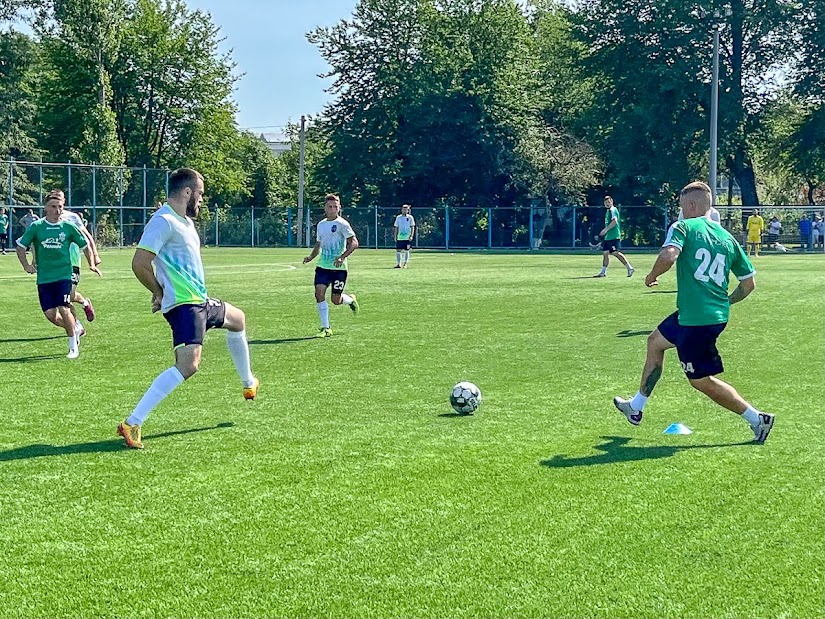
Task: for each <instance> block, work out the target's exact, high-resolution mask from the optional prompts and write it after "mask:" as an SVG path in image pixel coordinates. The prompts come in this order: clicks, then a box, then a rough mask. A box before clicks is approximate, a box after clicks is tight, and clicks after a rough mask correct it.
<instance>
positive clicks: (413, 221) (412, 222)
mask: <svg viewBox="0 0 825 619" xmlns="http://www.w3.org/2000/svg"><path fill="white" fill-rule="evenodd" d="M409 218H410V226H412V227H413V228H414V227H415V217H413V216H412V215H409Z"/></svg>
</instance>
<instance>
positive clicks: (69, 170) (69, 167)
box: [66, 160, 72, 208]
mask: <svg viewBox="0 0 825 619" xmlns="http://www.w3.org/2000/svg"><path fill="white" fill-rule="evenodd" d="M66 174H67V182H68V187H67V188H66V197H67V198H68V200H69V208H72V162H71V160H69V162H68V163H67V164H66Z"/></svg>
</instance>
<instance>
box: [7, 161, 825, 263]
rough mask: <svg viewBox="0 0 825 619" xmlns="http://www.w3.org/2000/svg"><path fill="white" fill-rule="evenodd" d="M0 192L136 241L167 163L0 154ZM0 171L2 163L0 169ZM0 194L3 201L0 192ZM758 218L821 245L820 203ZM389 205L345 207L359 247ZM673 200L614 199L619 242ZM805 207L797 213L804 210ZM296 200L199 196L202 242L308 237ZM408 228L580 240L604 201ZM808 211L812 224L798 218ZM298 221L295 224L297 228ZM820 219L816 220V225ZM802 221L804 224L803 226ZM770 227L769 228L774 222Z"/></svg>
mask: <svg viewBox="0 0 825 619" xmlns="http://www.w3.org/2000/svg"><path fill="white" fill-rule="evenodd" d="M0 166H4V167H5V169H6V173H5V174H2V172H0V200H2V201H3V202H4V203H5V205H6V208H7V209H8V210H10V213H9V219H10V221H11V225H12V229H11V234H10V237H11V238H12V239H15V238H19V236H20V235H21V234H22V233H23V224H22V223H21V221H20V220H21V218H22V217H23V216H24V215H25V214H26V213H27V211H28V209H29V208H31V209H32V210H33V212H34V214H36V215H42V208H43V200H44V198H45V195H46V194H47V193H48V192H49V191H50V190H51V189H55V188H61V189H63V190H64V191H65V193H66V206H67V208H69V209H71V210H73V211H75V212H77V213H79V214H80V215H81V216H82V217H83V218H84V219H85V220H86V221H87V222H88V227H89V229H90V230H91V231H92V233H93V234H94V235H95V238H96V239H97V242H98V244H100V245H102V246H114V247H123V246H131V245H134V244H136V243H137V242H138V240H139V239H140V235H141V233H142V232H143V227H144V226H145V225H146V221H147V220H148V219H149V218H150V217H151V216H152V213H153V212H154V209H155V208H156V207H157V205H158V204H160V203H161V201H162V200H163V199H164V196H165V195H166V190H167V187H168V178H169V171H168V170H165V169H151V168H128V167H111V166H99V165H83V164H74V163H60V164H57V163H41V162H26V161H15V160H13V159H12V160H9V161H5V162H0ZM0 169H2V168H0ZM3 197H5V200H3ZM759 208H760V211H761V213H762V216H763V219H764V221H765V226H766V230H765V234H764V240H763V243H764V244H765V245H768V246H769V247H775V244H776V242H777V241H778V242H779V243H780V245H784V246H785V247H788V248H789V249H803V248H804V249H810V248H815V249H819V248H821V246H822V239H823V237H825V228H823V227H822V226H823V225H825V223H823V222H822V221H819V222H818V221H817V219H816V216H817V215H819V216H820V218H821V219H823V220H825V210H824V209H823V208H822V207H821V206H820V207H816V206H792V207H789V206H781V207H780V206H776V207H774V206H761V207H759ZM399 210H400V209H398V208H394V207H361V208H345V209H344V211H343V213H342V215H343V216H344V217H345V218H346V219H348V220H349V221H350V223H351V224H352V226H353V228H354V230H355V232H356V235H357V236H358V240H359V242H360V243H361V245H362V246H363V247H374V248H388V247H395V240H394V235H393V224H394V222H395V217H396V216H397V215H398V214H399ZM719 210H720V212H721V216H722V225H723V226H724V227H725V228H726V229H728V230H729V231H730V232H731V233H733V234H734V235H735V236H736V238H737V239H739V241H740V242H744V238H743V230H744V228H745V223H746V221H747V217H748V216H749V215H750V214H751V213H752V211H753V209H752V208H747V207H738V206H737V207H719ZM677 211H678V208H677V206H676V205H671V206H620V207H619V213H620V218H621V219H620V221H621V231H622V245H623V247H625V248H634V247H639V248H650V247H658V246H661V244H662V243H663V242H664V238H665V234H666V231H667V228H668V226H669V225H670V224H671V223H672V222H673V221H675V220H676V215H677ZM803 213H805V216H804V218H803ZM301 215H302V216H301V217H299V212H298V209H297V208H296V207H294V206H260V207H258V206H256V207H246V208H237V207H236V208H233V207H228V206H218V205H215V204H211V205H210V204H204V205H203V207H202V208H201V212H200V215H199V217H198V222H197V223H198V227H199V230H200V235H201V239H202V241H203V243H204V244H205V245H210V246H235V247H258V246H260V247H276V246H297V245H299V244H300V245H304V246H306V245H310V244H312V243H314V242H315V226H316V225H317V223H318V221H319V219H321V218H323V216H324V213H323V209H322V208H320V207H314V208H310V207H307V208H305V209H303V213H301ZM412 215H413V217H414V218H415V223H416V231H415V237H414V239H413V245H414V246H415V247H421V248H433V249H450V248H454V249H463V248H488V249H500V248H512V249H519V248H521V249H528V248H532V249H540V248H587V247H588V246H590V245H595V243H596V242H597V241H598V234H599V232H600V231H601V229H602V228H603V227H604V217H605V209H604V208H603V207H597V206H552V207H544V206H543V205H541V204H540V203H535V204H533V205H531V206H524V207H515V208H513V207H500V208H473V207H449V206H439V207H433V208H413V209H412ZM774 216H775V217H776V218H777V220H779V221H780V223H781V228H780V232H779V233H778V234H773V233H770V232H769V231H768V229H767V226H768V225H769V223H770V221H771V219H772V218H773V217H774ZM803 219H807V220H808V222H810V226H809V225H808V224H807V223H805V222H804V221H802V220H803ZM299 225H300V226H301V228H302V229H300V230H299ZM817 226H819V228H817ZM809 228H810V230H809ZM774 229H776V228H775V227H774Z"/></svg>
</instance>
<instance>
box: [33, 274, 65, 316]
mask: <svg viewBox="0 0 825 619" xmlns="http://www.w3.org/2000/svg"><path fill="white" fill-rule="evenodd" d="M37 296H38V297H39V298H40V309H42V310H43V311H44V312H45V311H47V310H50V309H54V308H56V307H71V306H72V302H71V296H72V282H71V280H68V279H61V280H60V281H56V282H50V283H48V284H37Z"/></svg>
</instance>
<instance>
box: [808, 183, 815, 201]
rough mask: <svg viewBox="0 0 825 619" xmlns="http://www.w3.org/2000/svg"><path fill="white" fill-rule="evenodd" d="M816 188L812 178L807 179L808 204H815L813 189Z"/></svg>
mask: <svg viewBox="0 0 825 619" xmlns="http://www.w3.org/2000/svg"><path fill="white" fill-rule="evenodd" d="M815 190H816V183H815V182H814V181H813V180H812V179H808V204H810V205H811V206H813V205H814V204H816V202H814V191H815Z"/></svg>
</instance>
